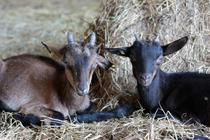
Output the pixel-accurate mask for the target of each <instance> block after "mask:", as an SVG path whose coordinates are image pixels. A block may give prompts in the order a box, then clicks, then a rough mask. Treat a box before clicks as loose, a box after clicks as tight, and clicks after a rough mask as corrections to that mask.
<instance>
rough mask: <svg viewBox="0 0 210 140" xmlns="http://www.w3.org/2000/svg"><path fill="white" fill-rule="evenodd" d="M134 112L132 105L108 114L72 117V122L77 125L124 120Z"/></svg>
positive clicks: (121, 107) (88, 114) (118, 108)
mask: <svg viewBox="0 0 210 140" xmlns="http://www.w3.org/2000/svg"><path fill="white" fill-rule="evenodd" d="M133 112H134V108H133V107H132V106H130V105H122V106H119V107H117V108H115V109H114V110H111V111H108V112H89V113H85V114H78V115H75V116H71V120H72V121H73V122H75V123H82V122H84V123H91V122H100V121H105V120H108V119H112V118H122V117H126V116H129V115H130V114H132V113H133Z"/></svg>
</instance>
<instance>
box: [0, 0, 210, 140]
mask: <svg viewBox="0 0 210 140" xmlns="http://www.w3.org/2000/svg"><path fill="white" fill-rule="evenodd" d="M102 7H103V9H102V11H101V12H100V15H99V16H98V18H97V19H96V21H95V22H94V23H92V24H90V25H89V27H88V30H87V31H86V33H85V34H87V33H88V32H90V31H95V32H96V33H97V36H98V42H97V44H98V47H99V50H100V53H101V54H104V51H103V47H123V46H129V45H131V44H132V42H133V41H134V36H133V33H137V34H138V35H139V37H142V38H144V39H154V38H155V37H156V36H159V38H160V42H161V43H162V44H166V43H169V42H171V41H174V40H176V39H178V38H180V37H183V36H185V35H188V36H189V37H190V40H189V42H188V44H187V45H186V46H185V47H184V48H183V49H182V50H181V51H179V52H177V53H176V54H174V55H171V56H168V57H166V58H165V62H164V64H162V69H164V70H165V71H168V72H174V71H199V72H207V73H209V66H210V59H209V58H210V57H209V56H210V54H209V53H210V49H209V43H210V22H209V21H210V1H208V0H202V1H200V0H183V1H176V0H106V1H103V5H102ZM105 57H107V58H108V59H109V60H111V61H112V62H113V63H114V64H115V67H113V68H112V70H110V71H108V72H103V71H102V70H97V72H96V75H97V78H96V79H95V80H94V81H93V84H92V89H91V97H92V100H93V101H94V102H95V104H96V105H97V110H107V109H110V108H114V107H115V106H116V105H117V104H118V103H119V102H123V103H126V102H128V103H133V102H136V100H134V98H135V96H136V89H135V85H136V81H135V79H134V78H133V76H132V66H131V64H130V62H129V60H128V59H127V58H122V57H118V56H114V55H110V54H105ZM102 97H103V98H102ZM132 97H134V98H132ZM137 104H138V103H137ZM168 116H170V113H169V112H166V117H165V118H162V119H156V120H155V119H154V118H152V117H150V116H149V115H143V114H142V110H139V111H136V112H135V113H133V115H132V116H130V117H129V118H123V119H120V120H118V119H113V120H109V121H106V122H99V123H92V124H73V123H68V122H65V123H64V125H62V126H61V127H60V128H52V127H50V126H42V127H37V126H36V127H34V128H24V127H23V126H22V125H21V123H19V122H17V121H14V120H13V119H12V118H11V114H10V113H1V116H0V130H1V132H0V138H1V139H129V140H134V139H135V140H136V139H178V138H181V139H187V138H192V137H193V136H194V135H195V134H198V135H204V136H208V137H209V138H210V129H209V128H206V127H205V126H203V125H201V124H193V125H185V124H182V123H180V122H179V121H177V120H175V119H168Z"/></svg>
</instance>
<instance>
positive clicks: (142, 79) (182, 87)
mask: <svg viewBox="0 0 210 140" xmlns="http://www.w3.org/2000/svg"><path fill="white" fill-rule="evenodd" d="M187 41H188V37H183V38H181V39H179V40H176V41H174V42H172V43H170V44H168V45H164V46H161V45H160V43H159V42H158V41H145V40H141V41H140V40H138V38H136V41H135V42H134V43H133V45H132V46H131V47H123V48H106V50H107V51H108V52H110V53H113V54H117V55H121V56H126V57H129V58H130V61H131V63H132V66H133V74H134V77H135V78H136V80H137V84H138V92H139V100H140V103H141V104H142V106H143V108H145V110H146V111H147V112H150V113H154V112H155V111H156V110H157V109H158V108H159V107H160V105H161V106H162V108H163V109H164V110H166V111H170V112H171V113H172V114H173V115H174V116H175V117H176V118H178V119H180V120H186V119H190V118H192V120H193V122H194V121H199V122H200V123H202V124H205V125H207V126H210V74H204V73H195V72H180V73H166V72H164V71H162V70H161V69H160V67H159V66H160V64H161V62H162V58H163V56H166V55H169V54H172V53H174V52H176V51H178V50H179V49H181V48H182V47H183V46H184V45H185V44H186V43H187Z"/></svg>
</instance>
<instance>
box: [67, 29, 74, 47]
mask: <svg viewBox="0 0 210 140" xmlns="http://www.w3.org/2000/svg"><path fill="white" fill-rule="evenodd" d="M67 41H68V46H71V45H72V44H74V37H73V34H72V33H70V32H68V34H67Z"/></svg>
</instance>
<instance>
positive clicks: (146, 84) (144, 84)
mask: <svg viewBox="0 0 210 140" xmlns="http://www.w3.org/2000/svg"><path fill="white" fill-rule="evenodd" d="M152 80H153V78H151V79H146V80H140V82H139V83H140V84H141V85H142V86H145V87H148V86H150V85H151V83H152Z"/></svg>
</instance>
